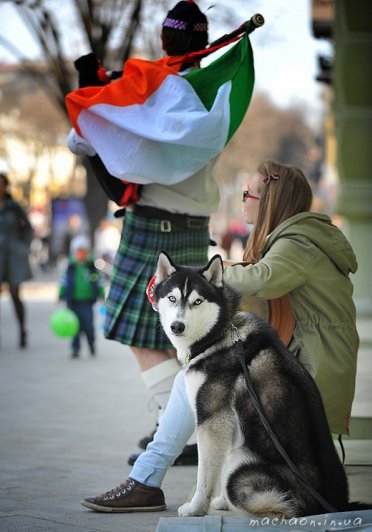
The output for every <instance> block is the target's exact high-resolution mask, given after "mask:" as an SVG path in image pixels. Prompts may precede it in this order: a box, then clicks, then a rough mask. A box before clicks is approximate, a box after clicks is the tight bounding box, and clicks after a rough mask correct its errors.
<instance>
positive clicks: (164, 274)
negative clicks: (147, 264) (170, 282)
mask: <svg viewBox="0 0 372 532" xmlns="http://www.w3.org/2000/svg"><path fill="white" fill-rule="evenodd" d="M175 271H177V268H176V265H175V264H174V263H173V262H172V259H171V258H170V257H169V255H167V253H165V251H160V253H159V255H158V263H157V265H156V272H155V278H156V284H160V283H162V282H163V281H165V280H166V279H168V277H170V276H171V275H172V273H174V272H175Z"/></svg>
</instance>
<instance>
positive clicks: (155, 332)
mask: <svg viewBox="0 0 372 532" xmlns="http://www.w3.org/2000/svg"><path fill="white" fill-rule="evenodd" d="M208 246H209V230H208V226H207V224H206V226H205V227H202V228H198V229H178V228H174V227H172V231H171V232H162V231H161V225H160V220H155V219H149V218H144V217H141V216H139V215H138V214H135V213H133V212H127V213H126V214H125V218H124V223H123V231H122V236H121V241H120V245H119V249H118V252H117V255H116V258H115V262H114V267H113V274H112V279H111V285H110V290H109V294H108V297H107V301H106V318H105V326H104V334H105V337H106V338H108V339H111V340H116V341H118V342H121V343H122V344H126V345H130V346H135V347H143V348H148V349H161V350H165V349H170V348H171V347H172V344H171V343H170V342H169V340H168V338H167V336H166V335H165V333H164V332H163V330H162V327H161V325H160V322H159V316H158V313H157V312H155V311H154V310H153V308H152V305H151V303H150V302H149V301H148V299H147V296H146V287H147V285H148V283H149V281H150V279H151V278H152V276H153V275H154V273H155V269H156V263H157V257H158V253H159V251H160V250H164V251H166V252H167V253H168V254H169V255H170V257H171V258H172V260H173V261H174V262H175V263H176V264H182V265H187V266H204V265H205V264H206V263H207V262H208Z"/></svg>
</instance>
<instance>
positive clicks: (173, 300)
mask: <svg viewBox="0 0 372 532" xmlns="http://www.w3.org/2000/svg"><path fill="white" fill-rule="evenodd" d="M168 299H169V301H170V302H171V303H175V302H176V298H175V297H174V296H168Z"/></svg>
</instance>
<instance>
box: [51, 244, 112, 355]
mask: <svg viewBox="0 0 372 532" xmlns="http://www.w3.org/2000/svg"><path fill="white" fill-rule="evenodd" d="M89 250H90V246H89V241H88V239H87V237H85V236H84V235H80V236H77V237H75V238H74V239H73V240H72V242H71V250H70V251H71V253H70V259H69V264H68V267H67V269H66V271H65V273H64V275H63V276H62V279H61V283H60V289H59V299H60V300H64V301H66V303H67V306H68V308H70V309H71V310H73V311H74V312H75V314H76V315H77V316H78V318H79V322H80V329H79V332H78V333H77V334H76V336H74V337H73V339H72V344H71V348H72V355H71V356H72V357H73V358H77V357H78V356H79V350H80V332H81V331H83V332H84V333H85V334H86V337H87V340H88V344H89V349H90V353H91V355H92V356H93V355H95V345H94V339H95V338H94V337H95V335H94V319H93V305H94V303H95V302H96V301H97V299H104V297H105V292H104V286H103V283H102V279H101V277H100V275H99V272H98V270H97V269H96V267H95V266H94V262H93V257H92V255H90V253H89Z"/></svg>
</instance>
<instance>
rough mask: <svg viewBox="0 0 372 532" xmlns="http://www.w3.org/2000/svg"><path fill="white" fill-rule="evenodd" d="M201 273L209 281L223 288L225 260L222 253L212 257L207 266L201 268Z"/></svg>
mask: <svg viewBox="0 0 372 532" xmlns="http://www.w3.org/2000/svg"><path fill="white" fill-rule="evenodd" d="M201 273H202V275H203V277H205V279H206V280H207V281H208V282H209V283H211V284H214V285H215V286H218V287H219V288H221V287H222V286H223V262H222V258H221V255H215V256H214V257H212V258H211V260H210V261H209V262H208V264H207V266H206V267H205V268H203V270H201Z"/></svg>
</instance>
